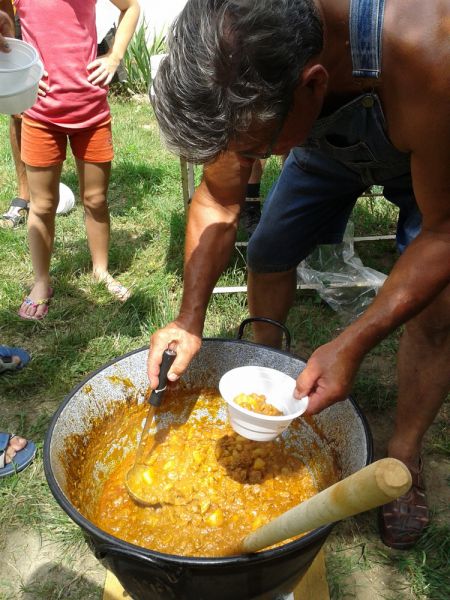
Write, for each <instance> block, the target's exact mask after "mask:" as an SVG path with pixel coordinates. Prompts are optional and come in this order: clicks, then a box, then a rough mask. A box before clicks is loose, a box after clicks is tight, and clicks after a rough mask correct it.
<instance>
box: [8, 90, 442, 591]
mask: <svg viewBox="0 0 450 600" xmlns="http://www.w3.org/2000/svg"><path fill="white" fill-rule="evenodd" d="M112 112H113V132H114V144H115V152H116V159H115V161H114V164H113V172H112V179H111V186H110V194H109V204H110V212H111V218H112V239H111V250H110V267H111V271H112V272H113V274H114V275H115V276H117V277H118V279H119V280H120V281H121V282H123V283H124V284H126V285H130V286H132V289H133V296H132V298H131V299H130V300H129V301H128V302H127V303H126V304H125V305H121V304H120V303H118V302H116V301H114V300H113V299H112V298H111V297H110V296H109V295H108V293H107V292H106V290H105V289H104V288H103V287H102V286H101V285H99V284H97V283H95V282H93V280H92V278H91V273H90V269H91V265H90V256H89V252H88V249H87V244H86V236H85V231H84V225H83V211H82V209H81V206H80V203H79V201H78V202H77V206H76V209H75V210H74V211H73V212H71V213H70V214H69V215H67V216H60V217H59V216H58V217H57V221H56V243H55V250H54V254H53V259H52V264H51V274H52V277H53V281H54V286H55V297H54V300H53V302H52V304H51V308H50V312H49V315H48V317H47V318H46V319H45V320H44V321H43V322H40V323H33V322H26V321H22V320H20V319H18V317H17V315H16V312H17V309H18V307H19V305H20V303H21V300H22V298H23V296H24V295H25V294H26V291H27V286H28V285H29V284H30V282H31V281H32V269H31V263H30V258H29V254H28V249H27V241H26V232H25V230H24V229H18V230H16V231H8V230H4V229H0V242H1V244H2V256H3V261H2V263H1V266H0V307H1V308H0V340H1V343H3V344H9V345H17V346H23V347H25V348H27V349H28V350H29V351H30V352H31V354H32V362H31V363H30V365H29V366H28V367H27V368H26V369H25V370H24V371H23V372H21V373H20V374H18V375H14V376H4V377H2V378H1V381H0V385H1V388H0V430H6V431H16V432H18V433H21V434H23V435H25V436H29V437H30V438H32V439H33V440H35V441H36V443H37V445H38V449H39V453H38V458H37V460H36V461H35V462H34V464H33V466H31V467H30V468H28V469H26V470H25V471H24V472H23V473H21V474H19V475H18V476H13V477H9V478H7V479H5V480H0V544H1V545H3V544H5V543H6V541H7V539H8V536H9V535H10V534H11V532H16V533H17V532H24V533H23V534H24V535H26V534H27V532H32V533H33V534H34V535H38V536H42V539H43V540H44V541H45V543H46V544H47V545H48V544H50V546H52V545H54V546H55V548H57V550H55V555H56V556H57V557H58V558H57V561H56V562H55V564H52V565H50V567H49V569H48V571H47V572H46V574H45V575H43V574H42V573H41V574H40V576H39V577H33V578H31V579H27V580H24V581H22V582H21V586H22V588H21V590H22V591H21V592H20V593H22V594H23V597H24V598H25V599H28V598H32V599H35V600H41V599H42V600H44V599H45V600H48V599H50V600H53V599H55V600H56V599H58V598H73V599H74V600H76V599H78V598H80V599H81V598H82V599H83V600H85V599H90V598H93V599H97V598H98V599H100V598H101V588H100V587H99V586H98V585H96V584H94V583H92V581H90V580H88V579H85V578H84V577H82V576H81V575H80V573H79V572H77V571H76V570H74V568H73V567H71V564H72V562H73V560H74V556H78V557H80V556H83V551H84V550H83V548H84V542H83V540H82V535H81V530H80V529H79V528H78V527H77V526H75V525H74V524H73V523H72V522H71V521H70V520H69V519H68V518H67V517H66V516H65V513H63V511H62V510H61V509H60V508H59V507H58V506H57V505H56V502H55V501H54V500H53V498H52V495H51V493H50V491H49V489H48V487H47V484H46V482H45V477H44V474H43V468H42V452H41V451H42V445H43V439H44V436H45V432H46V430H47V427H48V424H49V420H50V418H51V415H52V414H53V412H54V411H55V410H56V409H57V407H58V406H59V404H60V403H61V401H62V400H63V398H64V396H65V395H66V394H67V393H68V392H69V390H70V389H71V388H72V387H73V386H74V385H76V384H77V383H78V382H79V381H80V380H81V379H82V378H83V377H85V376H86V375H87V374H88V373H89V372H90V371H92V370H94V369H97V368H98V367H100V366H101V365H102V364H104V363H105V362H107V361H109V360H110V359H112V358H114V357H117V356H119V355H120V354H123V353H124V352H127V351H129V350H132V349H134V348H138V347H140V346H143V345H145V344H147V343H148V340H149V336H150V334H151V332H152V331H153V330H155V328H157V327H159V326H161V325H164V324H165V323H166V322H167V321H169V320H170V319H172V318H173V317H174V316H175V315H176V312H177V307H178V304H179V301H180V297H181V289H182V268H183V264H182V254H183V243H184V226H185V215H184V208H183V201H182V194H181V182H180V175H179V163H178V161H177V160H176V159H175V158H174V157H173V156H171V155H169V154H168V153H167V152H166V151H165V150H164V149H163V148H162V147H161V144H160V141H159V135H158V132H157V128H156V125H155V121H154V119H153V117H152V114H151V110H150V107H149V105H148V103H147V101H145V100H142V101H141V102H139V101H133V102H128V103H127V102H123V101H122V100H120V99H119V98H115V99H113V100H112ZM0 129H1V133H2V135H1V136H0V182H1V186H0V210H2V212H3V210H4V209H6V207H7V206H8V203H9V200H10V198H12V197H13V196H14V195H15V194H16V189H15V181H14V171H13V164H12V160H11V156H10V151H9V144H8V138H7V118H6V117H4V116H0ZM278 171H279V161H278V160H276V159H271V160H270V161H269V162H268V165H267V168H266V171H265V174H264V179H263V184H262V191H263V194H264V195H265V194H267V192H268V190H269V188H270V186H271V184H272V183H273V181H274V179H275V178H276V176H277V173H278ZM200 172H201V169H197V175H196V176H197V180H198V177H199V176H200ZM63 181H64V182H65V183H67V184H68V185H69V186H70V187H71V188H72V189H74V190H75V192H77V179H76V174H75V169H74V163H73V160H72V159H71V158H69V159H68V161H67V163H66V165H65V167H64V171H63ZM353 218H354V222H355V232H356V233H357V234H358V235H361V234H373V233H380V234H385V233H391V232H392V231H394V229H395V211H394V210H393V209H391V207H390V206H389V205H388V204H387V203H386V202H384V201H383V200H380V201H379V202H374V201H372V200H370V199H365V200H363V201H362V202H361V203H360V205H359V206H358V208H357V210H355V213H354V217H353ZM357 250H358V252H360V255H361V256H362V257H363V260H364V263H365V264H367V265H368V266H372V267H374V268H376V269H378V270H381V271H384V272H388V271H389V269H390V268H391V266H392V264H393V262H394V260H395V258H396V251H395V246H394V244H393V243H392V242H383V243H377V244H373V243H368V244H367V245H363V244H360V245H358V248H357ZM244 283H245V260H244V256H243V254H242V252H239V251H236V252H235V253H234V256H233V258H232V260H231V262H230V266H229V268H228V269H227V271H226V272H225V273H224V274H223V275H222V277H221V279H220V282H219V285H243V284H244ZM247 315H248V308H247V303H246V296H245V294H226V295H217V296H214V297H213V298H212V300H211V302H210V306H209V310H208V316H207V320H206V324H205V336H212V337H235V335H236V331H237V326H238V324H239V323H240V321H241V320H242V319H243V318H245V317H246V316H247ZM288 327H289V329H290V331H291V333H292V339H293V345H292V350H293V351H294V352H295V353H296V354H298V355H299V356H302V357H304V358H307V357H308V356H309V355H310V353H311V352H312V351H313V350H314V348H316V347H317V346H318V345H320V344H322V343H324V342H326V341H328V340H329V339H330V338H332V337H333V336H334V335H336V333H337V332H338V331H339V330H340V329H341V327H342V324H341V322H340V319H339V317H338V315H336V313H334V312H333V311H332V310H331V309H330V308H329V307H328V306H327V305H325V304H323V303H322V302H321V301H320V299H318V298H317V296H315V295H312V294H311V293H303V292H302V293H298V294H297V296H296V300H295V307H294V309H293V310H292V311H291V313H290V315H289V319H288ZM397 342H398V333H396V334H393V335H391V336H390V337H389V338H388V339H387V340H385V341H384V342H382V344H380V345H379V346H378V347H377V348H376V349H374V350H373V351H372V352H371V353H370V354H369V356H368V357H367V358H366V360H365V361H364V364H363V366H362V368H361V371H360V374H359V376H358V378H357V380H356V382H355V388H354V391H355V396H356V398H357V400H358V401H359V402H360V404H361V405H362V406H363V407H364V410H365V411H366V412H367V413H368V415H371V416H373V417H378V418H380V419H384V418H387V419H389V418H390V415H391V414H392V407H393V406H394V404H395V396H396V387H395V378H394V368H395V353H396V350H397ZM385 415H387V416H386V417H385ZM445 432H446V430H445V424H444V422H439V423H438V424H437V426H436V427H435V429H434V434H433V436H432V439H431V441H430V442H429V446H428V451H430V452H436V453H437V455H438V456H447V457H448V455H449V452H450V449H449V446H448V437H446V435H445ZM351 523H353V525H349V524H346V525H345V526H344V525H343V526H342V527H340V528H337V529H336V533H335V534H333V536H335V537H333V538H332V539H331V541H330V543H329V544H328V545H327V556H328V577H329V582H330V588H331V590H332V594H333V598H336V599H339V600H341V599H342V598H345V597H347V596H346V595H345V594H350V595H349V596H348V597H352V594H353V597H356V598H363V597H364V596H358V593H359V591H358V589H357V588H355V587H354V585H352V583H351V582H349V580H348V578H349V576H350V575H352V574H354V573H356V572H358V571H364V572H366V571H370V568H371V567H372V566H374V565H380V564H382V565H383V569H387V568H389V570H390V571H389V572H393V573H394V576H393V577H394V581H397V579H398V582H399V585H402V586H403V585H407V589H408V593H409V594H410V595H409V596H408V597H409V598H429V599H434V598H436V599H440V598H443V597H444V596H443V595H442V594H443V593H444V592H443V590H444V589H448V588H444V587H443V583H441V582H442V581H443V580H444V577H443V574H442V573H443V570H445V569H444V567H445V565H443V564H442V561H441V562H439V563H438V562H436V561H437V560H438V559H436V560H435V558H434V556H438V557H439V556H440V557H441V558H442V556H443V554H442V552H441V548H442V547H444V539H443V537H442V536H443V535H444V533H445V531H441V530H439V532H438V533H434V534H433V535H431V534H430V536H429V537H428V538H427V539H426V540H425V541H424V545H423V547H422V546H421V547H420V550H418V553H416V551H414V552H408V553H404V554H403V555H402V556H403V557H404V560H403V562H402V561H401V560H400V559H399V558H398V556H397V554H396V553H391V552H389V551H387V550H385V551H384V554H383V556H382V557H381V558H380V555H377V556H376V557H375V559H374V558H373V552H369V548H370V549H372V550H373V549H374V548H378V547H379V545H378V542H377V534H376V529H375V527H374V524H373V523H374V518H373V515H370V517H366V516H362V517H359V518H358V519H354V520H352V521H351ZM447 535H448V531H447ZM362 546H364V558H363V559H361V547H362ZM2 547H3V546H2ZM2 554H3V553H0V560H1V559H2V558H3V559H5V558H6V559H8V556H6V557H5V556H4V555H3V556H2ZM8 560H9V559H8ZM408 561H409V563H408ZM1 564H2V563H1V562H0V565H1ZM407 564H409V565H410V566H411V569H414V572H416V571H417V572H419V571H420V572H421V573H422V575H421V576H420V577H419V576H417V577H415V578H412V577H410V576H409V575H408V573H409V571H408V566H407ZM424 565H425V566H424ZM434 569H437V572H438V573H439V574H438V576H436V577H434V578H433V577H432V574H433V570H434ZM405 573H406V575H407V576H406V577H405ZM405 580H406V584H405ZM16 581H17V574H16V573H15V572H13V571H11V572H10V571H7V572H2V571H1V568H0V598H1V599H5V600H10V599H12V598H16V597H17V593H18V591H17V586H16V587H15V585H16V583H15V582H16ZM11 590H13V591H11ZM19 591H20V590H19ZM439 593H441V596H439ZM14 594H16V595H14Z"/></svg>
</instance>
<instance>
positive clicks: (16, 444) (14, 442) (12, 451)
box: [5, 435, 27, 465]
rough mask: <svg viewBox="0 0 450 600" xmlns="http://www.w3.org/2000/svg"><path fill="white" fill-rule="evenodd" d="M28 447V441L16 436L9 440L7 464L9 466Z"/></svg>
mask: <svg viewBox="0 0 450 600" xmlns="http://www.w3.org/2000/svg"><path fill="white" fill-rule="evenodd" d="M26 445H27V440H26V439H25V438H23V437H19V436H18V435H15V436H14V437H12V438H11V439H10V440H9V444H8V447H7V448H6V456H5V464H7V465H8V464H9V463H10V462H11V461H12V459H13V458H14V457H15V455H16V454H17V453H18V452H20V450H23V449H24V448H25V446H26Z"/></svg>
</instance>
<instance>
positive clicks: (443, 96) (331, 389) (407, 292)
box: [296, 74, 450, 413]
mask: <svg viewBox="0 0 450 600" xmlns="http://www.w3.org/2000/svg"><path fill="white" fill-rule="evenodd" d="M443 75H444V74H443ZM445 81H447V82H448V83H447V84H445ZM445 85H447V86H449V87H450V82H449V80H448V74H447V80H446V79H445V77H444V78H443V79H441V80H440V82H437V81H436V85H435V86H434V90H435V97H434V98H433V97H432V94H431V93H430V86H429V85H428V86H422V94H419V93H415V94H412V93H411V94H409V102H404V103H402V106H403V110H402V115H401V126H400V130H401V129H403V131H401V134H402V135H401V139H402V144H403V145H404V146H406V148H409V149H410V150H411V174H412V180H413V188H414V193H415V196H416V200H417V204H418V206H419V209H420V211H421V213H422V217H423V224H422V232H421V233H420V235H419V236H418V237H417V238H416V240H414V242H413V243H411V244H410V246H409V247H408V248H407V250H406V251H405V252H404V254H403V255H402V256H401V257H400V258H399V260H398V261H397V263H396V265H395V266H394V268H393V270H392V272H391V274H390V275H389V277H388V278H387V280H386V282H385V284H384V286H383V287H382V289H381V290H380V293H379V294H378V296H377V297H376V299H375V300H374V302H373V303H372V304H371V306H370V307H369V308H368V309H367V311H366V312H365V313H364V314H363V315H362V316H361V317H360V318H359V319H358V320H357V321H355V322H354V323H353V324H352V325H350V326H349V327H348V328H347V329H346V330H345V331H343V333H342V334H341V335H340V336H339V337H337V338H336V339H335V340H333V341H332V342H330V343H329V344H325V345H324V346H321V347H320V348H318V349H317V350H316V351H315V352H314V353H313V355H312V356H311V358H310V360H309V361H308V365H307V367H306V369H305V370H304V371H303V373H302V374H301V375H300V377H299V378H298V380H297V390H296V395H298V397H301V396H304V395H307V394H308V395H309V396H310V406H309V409H308V410H309V412H311V413H315V412H319V411H320V410H322V409H323V408H325V407H327V406H329V405H330V404H332V403H334V402H336V401H339V400H342V399H344V398H345V397H346V396H347V395H348V393H349V391H350V388H351V385H352V382H353V379H354V376H355V374H356V371H357V369H358V367H359V365H360V363H361V361H362V359H363V358H364V356H365V354H366V353H367V352H368V351H369V350H370V349H371V348H373V347H374V346H376V345H377V344H378V343H379V342H380V341H381V340H382V339H383V338H385V337H386V336H387V335H388V334H389V333H390V332H392V331H393V330H394V329H396V328H397V327H398V326H400V325H401V324H403V323H405V322H406V321H408V320H409V319H411V318H412V317H414V316H415V315H416V314H418V313H419V312H420V311H421V310H422V309H423V308H424V307H426V306H427V305H429V304H430V303H431V302H432V301H433V299H434V298H435V297H436V296H437V295H438V294H439V292H440V291H442V290H443V289H444V288H445V287H446V286H447V285H449V284H450V168H449V167H450V106H449V101H448V98H450V89H447V90H445ZM431 89H433V87H432V88H431ZM402 125H404V126H403V128H402Z"/></svg>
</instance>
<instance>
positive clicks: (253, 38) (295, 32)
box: [152, 0, 323, 163]
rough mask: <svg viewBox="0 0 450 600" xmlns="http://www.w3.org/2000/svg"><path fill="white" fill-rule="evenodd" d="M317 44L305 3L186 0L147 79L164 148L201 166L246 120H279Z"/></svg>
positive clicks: (318, 34) (318, 32) (315, 23)
mask: <svg viewBox="0 0 450 600" xmlns="http://www.w3.org/2000/svg"><path fill="white" fill-rule="evenodd" d="M322 45H323V29H322V23H321V20H320V17H319V15H318V11H317V9H316V7H315V5H314V2H313V0H189V1H188V2H187V4H186V6H185V8H184V10H183V11H182V12H181V14H180V15H179V17H178V18H177V19H176V20H175V22H174V23H173V25H172V26H171V29H170V31H169V34H168V56H167V57H166V58H164V59H163V60H162V62H161V65H160V67H159V70H158V74H157V76H156V78H155V80H154V82H153V87H154V91H155V94H154V96H153V99H152V103H153V107H154V110H155V114H156V118H157V120H158V123H159V126H160V129H161V131H162V134H163V137H164V138H165V141H166V144H167V146H168V147H169V149H170V150H172V151H173V152H175V154H177V155H179V156H181V157H183V158H185V159H187V160H189V161H191V162H196V163H205V162H209V161H212V160H214V159H215V158H216V157H217V156H218V155H219V154H220V153H221V152H223V151H224V150H225V149H226V148H227V146H228V144H229V142H230V140H232V139H234V138H236V136H238V135H239V134H241V133H242V132H245V131H246V130H247V129H248V128H249V125H250V123H252V122H255V121H256V122H259V123H261V124H262V123H265V122H267V121H271V120H273V119H281V118H282V117H283V115H285V114H286V113H287V111H288V109H289V107H290V106H291V103H292V99H293V93H294V90H295V88H296V86H297V84H298V81H299V76H300V74H301V72H302V69H303V68H304V66H305V64H306V63H307V61H308V60H309V59H311V58H312V57H314V56H316V55H317V54H319V53H320V51H321V50H322Z"/></svg>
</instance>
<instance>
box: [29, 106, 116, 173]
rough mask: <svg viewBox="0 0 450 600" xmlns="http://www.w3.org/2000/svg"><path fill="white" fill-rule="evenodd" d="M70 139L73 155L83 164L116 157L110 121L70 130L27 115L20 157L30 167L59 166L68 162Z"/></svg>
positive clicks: (109, 160) (103, 161)
mask: <svg viewBox="0 0 450 600" xmlns="http://www.w3.org/2000/svg"><path fill="white" fill-rule="evenodd" d="M67 139H69V143H70V147H71V148H72V153H73V155H74V156H75V157H76V158H78V159H79V160H83V161H84V162H92V163H105V162H111V161H112V159H113V157H114V150H113V144H112V133H111V120H108V121H107V122H103V123H100V124H99V125H94V126H93V127H86V128H84V129H72V128H70V129H69V128H68V127H59V126H58V125H52V124H51V123H43V122H42V121H35V120H34V119H30V118H29V117H27V116H26V115H24V117H23V120H22V134H21V158H22V160H23V162H24V163H25V164H26V165H30V166H31V167H51V166H53V165H58V164H60V163H62V162H64V160H65V159H66V149H67Z"/></svg>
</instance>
